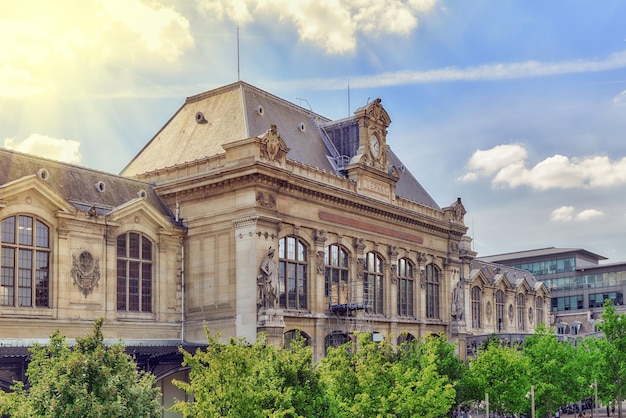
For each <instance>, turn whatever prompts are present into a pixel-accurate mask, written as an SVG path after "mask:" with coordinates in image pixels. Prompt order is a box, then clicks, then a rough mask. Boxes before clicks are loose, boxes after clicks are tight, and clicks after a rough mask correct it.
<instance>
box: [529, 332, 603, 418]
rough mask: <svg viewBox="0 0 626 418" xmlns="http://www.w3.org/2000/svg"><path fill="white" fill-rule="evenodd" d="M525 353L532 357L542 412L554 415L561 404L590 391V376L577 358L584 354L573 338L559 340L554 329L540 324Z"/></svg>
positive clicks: (532, 378)
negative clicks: (573, 343)
mask: <svg viewBox="0 0 626 418" xmlns="http://www.w3.org/2000/svg"><path fill="white" fill-rule="evenodd" d="M579 353H580V354H581V355H582V354H583V353H584V352H583V351H582V350H581V351H580V352H579ZM522 355H523V356H524V357H525V358H526V359H528V364H529V368H528V374H529V376H528V377H529V380H530V383H531V384H532V385H534V388H535V405H536V412H537V415H538V416H552V413H553V412H554V411H555V410H556V408H558V407H559V406H561V405H564V404H567V403H571V402H575V401H577V400H580V399H582V398H583V397H585V396H586V395H587V392H588V390H585V389H586V388H588V386H589V382H590V380H588V379H586V378H585V377H584V376H582V375H581V374H580V372H581V367H580V366H581V365H580V364H579V362H578V361H576V360H577V359H582V357H581V356H577V352H576V351H575V350H574V348H573V347H572V345H571V344H570V343H569V342H559V341H558V339H557V337H556V335H555V334H554V330H552V329H550V328H548V327H546V326H545V324H539V326H537V329H536V330H535V334H533V335H531V336H529V337H528V338H527V339H526V342H525V343H524V345H523V350H522ZM592 381H593V380H591V382H592Z"/></svg>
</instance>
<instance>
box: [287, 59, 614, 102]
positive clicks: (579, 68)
mask: <svg viewBox="0 0 626 418" xmlns="http://www.w3.org/2000/svg"><path fill="white" fill-rule="evenodd" d="M622 68H626V50H623V51H619V52H616V53H614V54H611V55H608V56H606V57H604V58H600V59H589V60H584V59H580V60H570V61H560V62H540V61H521V62H512V63H498V62H496V63H489V64H483V65H478V66H473V67H465V68H457V67H446V68H439V69H435V70H430V71H396V72H387V73H381V74H376V75H370V76H360V77H351V78H350V88H354V89H370V88H380V87H390V86H404V85H414V84H430V83H445V82H456V81H495V80H517V79H527V78H533V77H545V76H554V75H562V74H580V73H594V72H601V71H610V70H616V69H622ZM293 84H296V85H298V86H301V87H303V88H316V89H325V90H342V89H345V84H346V81H345V78H337V79H325V80H320V79H310V80H302V81H296V82H294V83H293ZM619 100H621V101H626V99H625V98H624V96H623V94H620V95H619V96H618V97H617V98H615V99H614V101H619Z"/></svg>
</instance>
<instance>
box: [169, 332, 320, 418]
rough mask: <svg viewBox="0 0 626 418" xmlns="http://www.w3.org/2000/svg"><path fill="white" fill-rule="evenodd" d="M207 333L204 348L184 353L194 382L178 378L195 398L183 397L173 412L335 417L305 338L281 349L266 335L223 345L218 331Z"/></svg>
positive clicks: (188, 414)
mask: <svg viewBox="0 0 626 418" xmlns="http://www.w3.org/2000/svg"><path fill="white" fill-rule="evenodd" d="M205 332H206V335H207V339H208V347H207V349H206V350H200V349H198V350H197V351H196V352H195V353H188V352H185V351H183V356H184V360H183V364H184V365H186V366H189V367H190V375H189V378H190V382H189V383H185V382H180V381H177V382H175V384H176V385H177V386H178V387H180V388H182V389H183V390H185V392H186V393H187V394H189V395H192V396H193V402H182V401H179V402H177V403H176V404H175V405H174V407H173V410H175V411H178V412H181V413H182V414H183V416H185V417H191V416H193V417H250V418H253V417H276V418H277V417H326V416H331V415H330V410H329V408H330V404H329V403H328V402H327V401H326V398H325V396H324V392H323V390H322V387H321V384H320V381H319V378H318V376H317V373H316V371H315V370H314V368H313V361H312V352H311V349H310V348H309V347H306V346H305V345H304V339H303V338H296V339H294V340H292V342H291V346H290V348H289V349H280V348H276V347H274V346H273V345H270V344H267V343H266V339H265V337H264V336H263V335H260V336H259V338H258V339H257V341H256V343H254V344H249V343H248V342H246V341H245V339H238V340H236V339H233V338H231V339H229V341H228V342H227V343H225V344H222V343H220V341H219V335H215V336H213V335H211V333H210V332H209V330H208V329H205Z"/></svg>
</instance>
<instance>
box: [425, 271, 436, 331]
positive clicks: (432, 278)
mask: <svg viewBox="0 0 626 418" xmlns="http://www.w3.org/2000/svg"><path fill="white" fill-rule="evenodd" d="M424 274H425V275H426V277H425V279H426V318H434V319H439V269H438V268H437V266H435V265H434V264H428V265H427V266H426V271H425V272H424Z"/></svg>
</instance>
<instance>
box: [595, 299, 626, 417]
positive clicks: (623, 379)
mask: <svg viewBox="0 0 626 418" xmlns="http://www.w3.org/2000/svg"><path fill="white" fill-rule="evenodd" d="M600 329H601V330H602V332H603V333H604V341H603V343H602V344H600V347H601V352H602V360H603V361H602V364H603V373H602V384H603V385H602V386H603V388H604V391H605V393H606V394H605V396H604V397H605V398H608V399H614V400H616V403H617V406H618V417H620V418H621V417H622V408H621V404H622V400H623V399H624V384H625V383H626V315H625V314H618V313H616V311H615V306H614V305H612V304H611V301H610V300H609V299H607V300H606V301H605V303H604V312H603V314H602V324H601V325H600Z"/></svg>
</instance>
